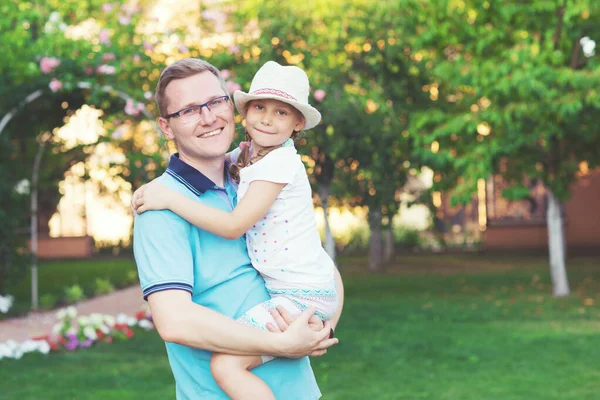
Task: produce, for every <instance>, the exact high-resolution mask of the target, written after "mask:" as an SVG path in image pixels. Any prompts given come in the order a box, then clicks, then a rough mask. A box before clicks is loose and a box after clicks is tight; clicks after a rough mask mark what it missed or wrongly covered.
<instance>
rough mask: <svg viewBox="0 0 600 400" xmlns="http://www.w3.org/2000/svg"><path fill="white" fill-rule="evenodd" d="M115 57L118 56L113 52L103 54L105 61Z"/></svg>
mask: <svg viewBox="0 0 600 400" xmlns="http://www.w3.org/2000/svg"><path fill="white" fill-rule="evenodd" d="M115 58H116V57H115V55H114V54H113V53H104V54H103V55H102V61H104V62H109V61H113V60H114V59H115Z"/></svg>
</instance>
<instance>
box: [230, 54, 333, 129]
mask: <svg viewBox="0 0 600 400" xmlns="http://www.w3.org/2000/svg"><path fill="white" fill-rule="evenodd" d="M308 91H309V83H308V76H307V75H306V72H304V71H303V70H302V69H301V68H298V67H295V66H285V67H284V66H282V65H279V64H278V63H276V62H275V61H267V62H266V63H265V65H263V66H262V67H261V68H260V69H259V70H258V72H256V75H254V78H253V79H252V83H251V84H250V90H249V92H248V93H244V92H242V91H241V90H236V91H235V93H233V101H234V103H235V107H236V108H237V110H238V112H239V113H240V114H241V115H242V116H243V117H245V116H246V104H247V103H248V102H249V101H251V100H256V99H275V100H279V101H283V102H284V103H287V104H289V105H291V106H293V107H294V108H296V109H297V110H298V111H300V112H301V113H302V115H304V118H305V119H306V125H305V126H304V129H311V128H314V127H315V126H317V124H318V123H319V122H321V113H320V112H319V111H317V109H316V108H314V107H313V106H311V105H310V104H308Z"/></svg>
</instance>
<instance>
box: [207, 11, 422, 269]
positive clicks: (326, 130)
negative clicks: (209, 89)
mask: <svg viewBox="0 0 600 400" xmlns="http://www.w3.org/2000/svg"><path fill="white" fill-rule="evenodd" d="M417 5H418V4H417V3H416V2H414V1H408V0H405V1H400V2H391V3H389V2H385V3H373V2H369V1H362V0H356V1H353V2H352V7H348V2H346V1H341V0H335V1H312V2H305V1H290V2H285V3H281V2H276V1H258V0H257V1H246V2H243V3H241V4H240V5H239V6H238V7H231V8H227V7H225V8H223V9H221V10H219V12H220V13H222V14H221V17H220V20H226V21H228V23H229V24H230V27H229V29H230V30H231V31H233V32H244V35H243V36H239V37H237V38H235V40H234V41H233V43H232V44H228V45H223V46H222V47H221V48H219V47H215V48H214V49H211V51H210V55H211V56H212V58H211V59H212V60H215V63H216V64H217V65H219V66H231V69H233V70H235V72H236V79H237V80H238V82H239V83H240V84H241V86H242V87H243V88H244V89H248V87H249V83H250V80H251V77H252V75H253V74H254V72H255V71H256V70H257V69H258V68H259V67H260V65H262V64H263V63H264V62H266V61H267V60H274V61H277V62H279V63H282V64H284V65H285V64H292V65H298V66H299V67H301V68H303V69H304V70H305V71H307V73H308V75H309V77H310V80H311V85H312V88H313V98H312V99H311V102H312V103H313V104H315V105H316V107H317V108H319V110H320V111H321V112H322V115H323V124H321V125H319V126H317V127H316V128H314V129H313V131H312V132H309V133H308V134H307V135H306V137H305V141H302V143H301V144H305V145H303V146H300V151H303V152H305V154H307V155H308V156H310V163H309V165H308V167H309V173H311V176H312V178H313V183H314V184H315V192H316V193H318V195H319V197H320V200H321V204H322V205H323V206H324V208H325V211H326V213H327V206H328V203H329V198H330V197H332V198H333V199H334V201H336V200H337V202H338V203H339V202H342V201H344V200H348V201H350V200H351V201H352V202H353V203H354V204H362V205H368V206H369V210H370V213H371V218H370V221H371V224H370V225H371V230H372V233H373V235H372V241H371V254H372V256H371V263H370V264H371V266H372V268H373V269H379V268H380V267H381V266H382V264H383V260H382V255H383V253H382V247H383V246H382V238H383V236H382V232H381V229H382V228H381V226H382V222H383V225H384V226H385V227H387V226H389V225H391V224H390V222H391V216H392V215H393V214H394V213H395V212H396V211H397V210H398V208H399V207H398V205H399V203H398V197H397V196H396V191H397V189H399V188H401V187H402V186H403V184H404V182H405V181H406V171H405V169H406V168H407V166H409V165H410V164H409V163H404V161H405V160H406V161H408V159H409V157H410V156H409V154H410V151H409V149H410V148H411V145H410V142H409V140H408V139H406V137H405V136H404V137H403V136H402V135H401V132H402V131H403V130H405V128H406V126H407V124H408V117H409V115H410V111H411V110H412V109H413V108H414V107H416V106H418V104H420V97H422V91H421V89H420V88H421V86H422V82H424V78H423V77H422V71H424V67H423V66H422V65H420V63H419V60H416V59H415V58H414V57H413V56H412V55H411V54H410V50H408V51H407V50H406V46H405V43H404V41H403V40H401V39H398V37H402V36H404V34H403V32H405V31H412V30H414V25H415V23H416V15H413V13H415V12H416V11H414V12H413V11H412V10H418V7H417ZM228 7H230V6H229V5H228ZM397 15H403V17H404V18H401V19H398V18H396V16H397ZM214 16H215V15H213V17H214ZM375 21H376V22H375ZM232 48H235V50H236V51H235V52H232V51H231V49H232ZM399 160H402V162H398V161H399ZM358 166H360V167H358ZM357 168H359V169H360V170H358V169H357ZM352 177H354V180H356V179H359V182H358V184H355V182H352ZM328 239H331V236H330V235H326V248H327V247H328V248H329V249H328V251H329V253H330V254H332V249H331V247H332V246H331V241H329V240H328ZM328 244H329V245H328Z"/></svg>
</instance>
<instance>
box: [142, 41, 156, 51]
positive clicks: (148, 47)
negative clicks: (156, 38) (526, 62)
mask: <svg viewBox="0 0 600 400" xmlns="http://www.w3.org/2000/svg"><path fill="white" fill-rule="evenodd" d="M144 50H148V51H152V50H154V45H153V44H152V43H150V42H144Z"/></svg>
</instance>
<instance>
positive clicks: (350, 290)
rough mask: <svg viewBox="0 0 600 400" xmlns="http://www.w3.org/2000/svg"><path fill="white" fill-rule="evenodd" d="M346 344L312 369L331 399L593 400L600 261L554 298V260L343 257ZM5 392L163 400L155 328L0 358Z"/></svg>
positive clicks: (574, 265)
mask: <svg viewBox="0 0 600 400" xmlns="http://www.w3.org/2000/svg"><path fill="white" fill-rule="evenodd" d="M340 265H341V269H342V273H343V275H344V282H345V288H346V303H345V309H344V314H343V318H342V321H341V323H340V325H339V326H338V329H337V334H338V337H339V338H340V344H339V345H338V346H337V347H335V348H334V349H333V350H332V351H330V352H329V353H328V354H327V355H325V356H324V357H321V358H317V359H313V361H312V362H313V367H314V370H315V374H316V376H317V379H318V381H319V385H320V387H321V390H322V391H323V393H324V396H323V399H324V400H342V399H343V400H352V399H373V400H386V399H399V400H418V399H432V400H507V399H509V400H513V399H514V400H538V399H539V400H553V399H557V400H558V399H561V400H565V399H567V400H568V399H573V400H575V399H576V400H592V399H598V393H599V391H600V369H598V360H599V359H600V346H599V342H600V334H599V332H600V307H599V303H600V259H598V258H592V257H588V258H575V259H571V260H569V279H570V283H571V288H572V289H573V295H572V296H571V297H569V298H566V299H556V298H553V297H552V296H551V295H550V283H549V278H548V272H547V261H546V260H545V259H544V258H541V257H540V258H537V257H517V256H505V257H499V256H478V255H461V256H412V255H411V256H399V257H398V258H397V260H396V262H395V264H394V266H393V267H392V268H390V269H389V270H388V271H387V272H385V273H379V274H368V273H366V272H365V267H364V265H365V264H364V260H363V259H361V258H342V259H341V260H340ZM0 387H1V388H2V391H1V393H0V398H2V399H40V398H43V399H81V400H85V399H98V398H102V399H139V398H142V397H143V398H145V399H165V398H173V396H174V384H173V378H172V375H171V372H170V369H169V366H168V361H167V357H166V353H165V350H164V346H163V345H162V342H161V340H160V338H158V336H157V335H156V333H155V332H144V333H140V334H139V335H138V336H137V337H136V338H135V339H134V340H131V341H128V342H120V343H115V344H112V345H107V344H103V345H99V346H97V347H94V348H92V349H89V350H85V351H79V352H75V353H58V354H51V355H47V356H43V355H27V356H25V357H24V358H23V359H21V360H19V361H14V360H2V361H0Z"/></svg>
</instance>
